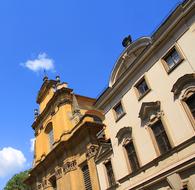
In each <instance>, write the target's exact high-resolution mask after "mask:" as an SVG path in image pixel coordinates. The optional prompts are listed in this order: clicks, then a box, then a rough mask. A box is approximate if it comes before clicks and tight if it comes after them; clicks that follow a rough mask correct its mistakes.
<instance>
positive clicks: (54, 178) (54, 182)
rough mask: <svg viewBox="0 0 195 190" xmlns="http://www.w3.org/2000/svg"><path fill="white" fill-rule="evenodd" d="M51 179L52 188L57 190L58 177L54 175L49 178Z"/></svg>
mask: <svg viewBox="0 0 195 190" xmlns="http://www.w3.org/2000/svg"><path fill="white" fill-rule="evenodd" d="M49 181H50V184H51V187H52V190H57V183H56V177H55V176H52V177H51V178H50V179H49Z"/></svg>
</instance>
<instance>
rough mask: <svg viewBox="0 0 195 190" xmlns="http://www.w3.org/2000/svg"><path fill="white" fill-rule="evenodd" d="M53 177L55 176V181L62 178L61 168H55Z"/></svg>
mask: <svg viewBox="0 0 195 190" xmlns="http://www.w3.org/2000/svg"><path fill="white" fill-rule="evenodd" d="M55 176H56V179H59V178H61V177H62V168H59V167H58V168H56V170H55Z"/></svg>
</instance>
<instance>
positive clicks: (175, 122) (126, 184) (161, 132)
mask: <svg viewBox="0 0 195 190" xmlns="http://www.w3.org/2000/svg"><path fill="white" fill-rule="evenodd" d="M123 45H124V46H125V50H124V51H123V52H122V54H121V55H120V57H119V58H118V60H117V62H116V64H115V66H114V68H113V70H112V74H111V77H110V81H109V86H108V88H107V89H106V90H105V91H104V92H103V93H102V94H101V95H100V97H99V98H98V99H97V101H96V103H95V106H96V107H97V109H102V110H104V115H105V120H104V123H105V125H106V126H107V130H108V133H107V135H108V136H109V137H110V140H111V142H106V143H102V144H100V147H101V148H100V150H99V151H98V154H97V156H96V158H95V161H96V165H97V170H98V176H99V181H100V186H101V190H106V189H120V190H139V189H144V190H157V189H160V190H168V189H175V190H182V189H185V190H186V189H189V190H194V189H195V120H194V118H195V72H194V71H195V53H194V50H195V1H194V0H187V1H183V2H182V3H181V4H180V5H179V6H178V7H177V8H176V9H175V10H174V11H173V12H172V13H171V15H170V16H169V17H168V18H167V19H166V20H165V21H164V22H163V24H162V25H161V26H160V27H159V28H158V29H157V30H156V32H155V33H154V34H153V35H152V36H151V37H143V38H140V39H138V40H136V41H134V42H132V41H131V38H130V37H128V38H126V39H125V40H124V41H123ZM111 145H112V146H111Z"/></svg>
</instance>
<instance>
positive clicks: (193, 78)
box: [171, 73, 195, 96]
mask: <svg viewBox="0 0 195 190" xmlns="http://www.w3.org/2000/svg"><path fill="white" fill-rule="evenodd" d="M191 83H193V84H194V83H195V73H191V74H186V75H184V76H182V77H180V78H179V79H178V80H177V81H176V82H175V84H174V85H173V88H172V89H171V92H173V94H174V96H178V95H179V94H180V93H181V91H182V90H183V89H184V87H185V86H186V85H189V84H191Z"/></svg>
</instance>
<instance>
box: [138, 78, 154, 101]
mask: <svg viewBox="0 0 195 190" xmlns="http://www.w3.org/2000/svg"><path fill="white" fill-rule="evenodd" d="M144 81H145V83H146V85H147V87H148V89H147V90H146V91H145V92H144V93H143V94H141V93H140V91H139V88H138V87H139V85H140V84H141V83H142V82H144ZM134 88H135V93H136V96H137V98H138V101H140V100H141V99H142V98H143V97H144V96H146V95H147V94H148V93H149V92H150V91H151V87H150V85H149V82H148V80H147V77H146V76H145V75H144V76H142V77H141V78H140V79H139V80H138V81H137V82H136V84H135V85H134Z"/></svg>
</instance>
